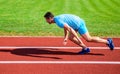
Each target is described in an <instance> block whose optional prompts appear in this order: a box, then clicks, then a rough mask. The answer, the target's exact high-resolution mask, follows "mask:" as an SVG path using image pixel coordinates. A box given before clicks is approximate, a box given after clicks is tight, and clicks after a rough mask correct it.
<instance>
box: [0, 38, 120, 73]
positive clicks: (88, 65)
mask: <svg viewBox="0 0 120 74" xmlns="http://www.w3.org/2000/svg"><path fill="white" fill-rule="evenodd" d="M82 40H83V39H82ZM62 41H63V38H62V37H0V74H120V39H119V38H113V41H114V44H115V47H116V48H115V50H114V51H110V50H109V49H108V47H106V45H104V44H101V43H88V42H86V41H85V40H83V42H84V43H85V44H86V45H87V46H88V47H90V48H91V53H89V54H86V55H78V54H77V52H78V51H80V50H81V48H79V47H78V46H76V45H74V44H73V43H71V42H70V41H69V42H68V45H67V46H63V45H62Z"/></svg>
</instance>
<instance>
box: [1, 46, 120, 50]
mask: <svg viewBox="0 0 120 74" xmlns="http://www.w3.org/2000/svg"><path fill="white" fill-rule="evenodd" d="M10 48H12V49H22V48H38V49H81V47H49V46H47V47H46V46H0V49H10ZM89 48H90V49H109V48H108V47H89ZM115 49H120V47H115Z"/></svg>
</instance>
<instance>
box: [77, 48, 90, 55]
mask: <svg viewBox="0 0 120 74" xmlns="http://www.w3.org/2000/svg"><path fill="white" fill-rule="evenodd" d="M89 52H90V49H89V48H83V49H82V51H80V52H79V54H86V53H89Z"/></svg>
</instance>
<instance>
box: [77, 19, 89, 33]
mask: <svg viewBox="0 0 120 74" xmlns="http://www.w3.org/2000/svg"><path fill="white" fill-rule="evenodd" d="M77 31H78V33H79V34H80V35H83V34H85V33H87V32H88V30H87V27H86V25H85V22H84V21H81V24H80V27H79V28H78V30H77Z"/></svg>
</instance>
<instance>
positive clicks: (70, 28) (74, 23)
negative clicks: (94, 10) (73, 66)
mask: <svg viewBox="0 0 120 74" xmlns="http://www.w3.org/2000/svg"><path fill="white" fill-rule="evenodd" d="M44 17H45V19H46V22H48V23H49V24H52V23H56V24H57V25H58V26H59V27H60V28H63V29H64V34H65V36H64V41H63V44H64V45H66V44H67V40H68V39H69V40H71V41H72V42H74V43H75V44H77V45H79V46H81V47H82V51H80V52H79V54H86V53H89V52H90V48H88V47H87V46H86V45H85V44H84V43H83V42H82V41H81V39H80V38H79V36H78V35H77V32H78V33H79V34H80V35H81V36H82V37H83V38H84V39H85V40H86V41H88V42H99V43H104V44H107V45H108V47H109V48H110V50H113V49H114V43H113V41H112V39H111V38H108V39H102V38H99V37H92V36H91V35H90V34H89V32H88V29H87V27H86V25H85V22H84V20H83V19H81V18H79V17H78V16H76V15H73V14H61V15H58V16H54V15H53V14H52V13H51V12H47V13H46V14H45V15H44Z"/></svg>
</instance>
